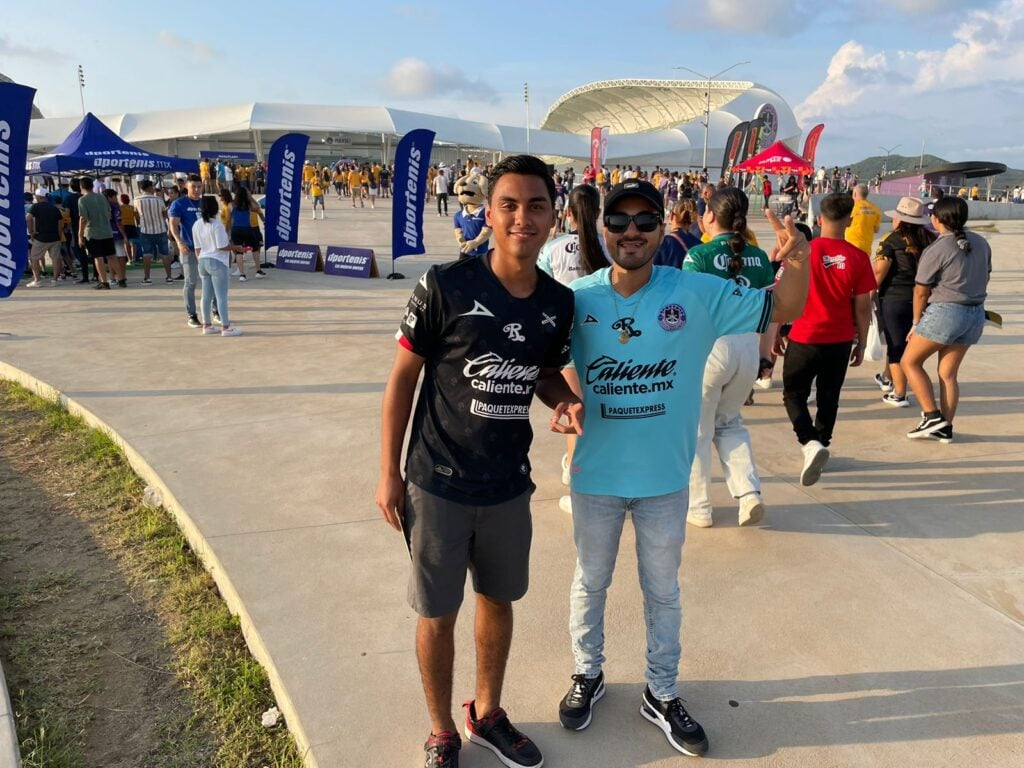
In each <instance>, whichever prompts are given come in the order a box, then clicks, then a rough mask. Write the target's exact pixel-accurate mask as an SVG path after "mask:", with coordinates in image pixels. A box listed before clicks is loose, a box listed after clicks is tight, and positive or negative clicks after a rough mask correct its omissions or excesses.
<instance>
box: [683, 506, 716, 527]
mask: <svg viewBox="0 0 1024 768" xmlns="http://www.w3.org/2000/svg"><path fill="white" fill-rule="evenodd" d="M686 522H687V523H688V524H690V525H695V526H697V527H698V528H710V527H711V526H712V525H714V524H715V521H714V520H713V519H712V517H711V511H710V510H704V511H698V510H693V511H690V512H687V513H686Z"/></svg>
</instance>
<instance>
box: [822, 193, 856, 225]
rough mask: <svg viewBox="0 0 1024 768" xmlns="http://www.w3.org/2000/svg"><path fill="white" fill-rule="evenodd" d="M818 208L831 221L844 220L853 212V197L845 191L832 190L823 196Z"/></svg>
mask: <svg viewBox="0 0 1024 768" xmlns="http://www.w3.org/2000/svg"><path fill="white" fill-rule="evenodd" d="M818 210H820V211H821V215H822V216H824V217H825V218H826V219H828V220H829V221H842V220H843V219H845V218H846V217H847V216H849V215H850V214H851V213H853V198H852V197H850V196H849V195H848V194H846V193H845V192H830V193H829V194H827V195H825V196H824V197H823V198H821V203H820V204H819V206H818Z"/></svg>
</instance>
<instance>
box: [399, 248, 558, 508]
mask: <svg viewBox="0 0 1024 768" xmlns="http://www.w3.org/2000/svg"><path fill="white" fill-rule="evenodd" d="M572 318H573V295H572V291H570V290H569V289H568V288H566V287H565V286H563V285H560V284H559V283H558V282H556V281H555V280H554V279H552V278H551V277H550V276H548V275H546V274H544V273H543V272H541V271H540V270H537V287H536V289H535V290H534V292H533V294H532V295H531V296H530V297H529V298H525V299H519V298H516V297H514V296H512V295H511V294H510V293H509V292H508V291H507V290H505V287H504V286H503V285H502V284H501V281H499V280H498V278H497V277H495V275H494V273H493V272H491V269H490V266H489V264H488V257H487V256H482V257H480V258H474V259H463V260H461V261H456V262H451V263H449V264H444V265H441V266H435V267H432V268H431V269H430V271H429V272H427V273H426V274H425V275H424V276H423V278H422V279H421V280H420V281H419V284H418V285H417V286H416V289H415V290H414V291H413V294H412V297H411V298H410V299H409V304H408V306H407V307H406V313H405V317H404V318H403V319H402V324H401V328H400V330H399V333H398V338H399V341H400V343H402V344H403V345H404V346H405V347H406V348H408V349H410V350H412V351H413V352H414V353H416V354H417V355H420V356H421V357H423V358H425V359H426V363H425V365H424V378H423V386H422V387H421V389H420V394H419V399H418V400H417V402H416V412H415V414H414V416H413V422H412V434H411V436H410V440H409V453H408V456H407V458H406V466H405V471H406V478H407V480H409V481H410V482H413V483H415V484H416V485H418V486H420V487H422V488H425V489H426V490H428V491H430V492H431V493H433V494H435V495H437V496H441V497H442V498H446V499H450V500H452V501H455V502H458V503H460V504H469V505H486V504H500V503H501V502H504V501H508V500H509V499H512V498H515V497H516V496H518V495H520V494H522V493H523V492H525V491H527V490H530V489H532V488H533V483H532V481H531V480H530V461H529V457H528V453H529V450H530V443H531V441H532V440H533V430H532V429H531V428H530V403H531V402H532V400H533V393H534V390H535V389H536V386H537V378H538V376H539V375H540V372H541V369H542V368H558V367H561V366H563V365H565V363H566V362H567V361H568V355H569V333H570V331H571V329H572Z"/></svg>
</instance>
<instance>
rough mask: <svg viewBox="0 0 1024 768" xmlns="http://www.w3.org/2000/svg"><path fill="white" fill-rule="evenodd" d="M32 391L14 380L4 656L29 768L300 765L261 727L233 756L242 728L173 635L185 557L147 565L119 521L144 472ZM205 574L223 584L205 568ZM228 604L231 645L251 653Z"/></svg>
mask: <svg viewBox="0 0 1024 768" xmlns="http://www.w3.org/2000/svg"><path fill="white" fill-rule="evenodd" d="M18 392H19V390H18V389H17V388H15V387H13V386H12V385H9V384H7V383H5V382H0V413H2V416H0V658H2V660H3V667H4V671H5V674H6V676H7V683H8V688H9V690H10V693H11V699H12V705H13V707H14V710H15V717H16V721H17V725H18V738H19V741H20V743H21V745H22V756H23V761H24V763H25V768H35V766H47V768H63V766H68V767H69V768H70V766H75V768H79V767H80V766H102V768H122V767H123V768H129V767H130V768H136V767H137V766H161V767H164V766H166V767H168V768H176V767H178V766H181V768H185V767H186V766H188V768H196V767H197V766H212V765H238V766H262V765H265V764H267V763H270V764H272V765H291V764H293V762H292V761H291V760H290V759H281V758H280V755H281V754H286V755H287V754H288V753H289V747H287V746H285V747H282V748H281V749H280V750H279V751H278V754H274V752H275V750H274V749H264V748H263V745H259V744H258V741H259V739H258V738H256V739H254V738H252V737H251V735H250V737H249V738H248V739H246V741H247V742H249V743H251V744H253V745H254V746H253V748H252V749H251V750H250V749H248V748H245V749H242V750H240V751H239V750H235V751H232V752H230V753H229V754H225V749H224V744H225V742H226V741H230V738H231V737H229V736H226V734H228V733H230V732H231V728H230V727H228V726H225V724H224V723H222V722H220V721H219V720H217V718H216V716H213V717H209V718H208V717H207V716H206V714H207V713H208V712H209V711H210V710H209V709H204V707H203V706H202V702H199V703H198V704H197V701H196V700H195V690H194V689H199V688H201V687H202V681H201V680H200V681H198V682H197V680H195V679H193V678H192V677H191V673H190V670H189V664H190V662H191V659H182V658H181V657H180V649H179V650H178V651H177V652H176V650H175V648H174V647H173V643H172V638H174V637H175V631H176V630H180V626H179V625H180V624H181V623H182V622H180V621H178V620H177V619H176V618H175V617H174V616H173V615H171V616H169V615H168V614H167V612H166V611H163V610H162V605H161V601H160V593H161V592H163V591H165V590H166V591H168V592H169V589H167V588H166V580H167V579H168V573H166V571H169V570H172V569H168V568H163V567H160V568H157V567H153V568H152V570H153V572H152V573H151V574H147V573H146V572H145V571H144V570H143V571H142V572H140V567H141V568H145V567H146V563H147V562H149V561H147V560H146V559H145V556H144V553H143V555H139V554H138V553H133V552H132V551H131V548H132V547H133V546H135V545H136V544H138V543H139V542H138V541H135V542H128V541H127V539H128V538H131V537H130V536H129V535H128V534H125V533H124V531H125V530H127V529H125V528H124V526H123V525H122V527H121V528H120V529H118V528H117V527H114V526H112V523H111V520H112V519H118V518H119V517H120V518H124V516H125V515H130V514H134V509H133V507H134V506H135V505H139V506H141V498H140V497H141V491H142V488H141V483H139V482H138V480H137V478H135V477H134V475H131V474H130V472H126V471H125V468H124V467H121V468H119V469H118V474H116V475H115V476H111V475H110V473H109V472H108V471H107V470H108V469H109V468H108V467H105V466H103V465H106V464H110V463H111V462H114V463H116V462H121V463H122V464H123V459H121V458H120V457H119V456H116V455H113V456H112V455H109V454H111V453H112V452H111V451H110V450H109V447H106V446H104V445H103V441H102V440H101V439H99V438H98V437H96V438H93V437H90V436H89V435H86V434H85V433H86V432H87V430H85V429H84V428H83V427H81V425H80V424H78V425H77V427H76V428H75V429H74V430H72V431H73V432H74V433H73V434H69V432H68V430H67V429H61V428H59V427H60V426H61V425H60V422H61V421H62V420H64V421H67V422H68V423H70V422H72V421H73V420H71V419H70V417H68V416H67V415H66V414H64V415H63V416H61V415H60V414H59V413H57V412H56V411H55V410H54V408H53V406H50V407H49V410H47V409H45V408H40V407H39V406H38V405H32V404H31V403H29V400H28V398H26V397H25V396H24V394H23V393H21V394H19V393H18ZM36 402H37V403H38V402H40V401H36ZM61 413H63V412H61ZM55 422H57V423H56V424H55ZM88 432H90V433H93V434H96V435H97V436H98V433H95V432H94V431H92V430H88ZM90 440H91V441H92V442H91V443H90ZM83 446H84V447H83ZM69 451H70V452H72V453H77V454H79V455H78V456H77V457H74V456H72V457H69V456H68V455H67V454H68V453H69ZM113 453H114V454H116V451H114V452H113ZM126 478H128V479H126ZM149 511H150V512H153V510H149ZM160 514H163V513H162V512H161V513H160ZM152 520H153V518H147V517H143V518H141V522H139V523H138V526H139V527H140V530H139V531H138V535H137V536H134V538H135V539H138V540H142V541H144V540H145V539H146V538H147V537H157V536H160V535H163V533H164V531H162V528H165V527H167V525H168V523H166V522H156V523H154V522H153V521H152ZM122 522H123V520H122ZM172 527H173V526H172ZM176 546H177V547H178V550H179V552H178V553H177V554H178V555H180V558H184V557H188V558H191V557H192V556H191V553H190V552H188V551H187V546H185V545H183V543H179V544H177V545H176ZM173 557H174V555H173V554H172V558H173ZM180 558H179V559H180ZM154 562H155V561H154ZM191 580H192V581H195V582H196V584H195V585H190V588H194V589H196V590H198V591H199V592H200V593H203V592H205V593H209V594H215V589H214V587H213V583H212V581H211V580H209V579H208V576H206V575H205V574H204V573H200V574H199V575H194V576H192V577H191ZM183 610H184V613H185V614H186V615H187V614H188V611H189V610H190V606H187V607H184V609H183ZM224 615H225V616H227V618H226V619H223V620H222V621H221V622H220V623H222V624H224V625H225V627H224V630H225V632H226V633H227V634H226V635H225V636H226V637H227V638H228V641H227V642H228V646H229V647H232V648H234V650H233V651H232V653H239V652H241V653H244V652H245V649H244V646H243V647H242V648H241V651H239V650H238V646H239V645H241V640H240V638H241V636H240V633H239V632H238V631H237V626H234V627H232V626H231V624H232V622H231V617H230V616H229V615H228V614H227V613H226V609H224ZM219 629H220V628H217V629H213V630H211V635H218V632H219ZM232 632H233V634H232ZM211 639H212V641H213V642H210V643H207V644H209V645H212V646H214V647H216V645H217V642H218V641H219V640H221V639H222V638H220V637H212V638H211ZM200 642H202V643H206V642H207V638H206V637H202V638H200ZM252 664H253V665H254V666H258V665H255V664H254V662H253V663H252ZM259 672H260V673H261V672H262V670H259ZM244 674H246V675H248V674H251V675H252V677H253V678H254V679H256V683H255V684H254V686H255V687H258V686H259V685H263V686H264V687H265V682H264V681H260V680H259V679H258V678H259V674H257V673H249V672H248V671H246V672H245V673H244ZM256 698H257V699H260V700H257V701H254V702H251V701H246V710H247V711H244V712H239V713H237V714H238V715H239V717H242V718H244V719H245V720H246V722H249V721H252V720H256V721H258V712H254V711H248V710H253V709H256V708H258V706H262V705H264V704H266V705H267V706H269V704H271V703H273V699H272V697H271V696H270V694H269V690H260V691H259V693H258V696H257V697H256ZM285 736H287V735H286V734H285ZM287 738H288V741H289V742H290V737H287ZM290 749H291V750H292V751H293V749H294V747H293V746H292V747H291V748H290ZM268 757H269V758H270V759H266V758H268Z"/></svg>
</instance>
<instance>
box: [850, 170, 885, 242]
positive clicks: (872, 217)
mask: <svg viewBox="0 0 1024 768" xmlns="http://www.w3.org/2000/svg"><path fill="white" fill-rule="evenodd" d="M881 226H882V211H881V209H880V208H879V207H878V206H877V205H875V204H874V203H872V202H871V201H870V200H868V185H867V184H858V185H857V186H855V187H854V188H853V214H852V220H851V222H850V226H849V227H847V228H846V242H848V243H849V244H850V245H854V246H856V247H857V248H860V249H861V250H862V251H864V253H866V254H868V255H871V254H872V253H873V251H872V250H871V245H872V243H874V241H875V234H876V233H877V232H878V230H879V228H880V227H881Z"/></svg>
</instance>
